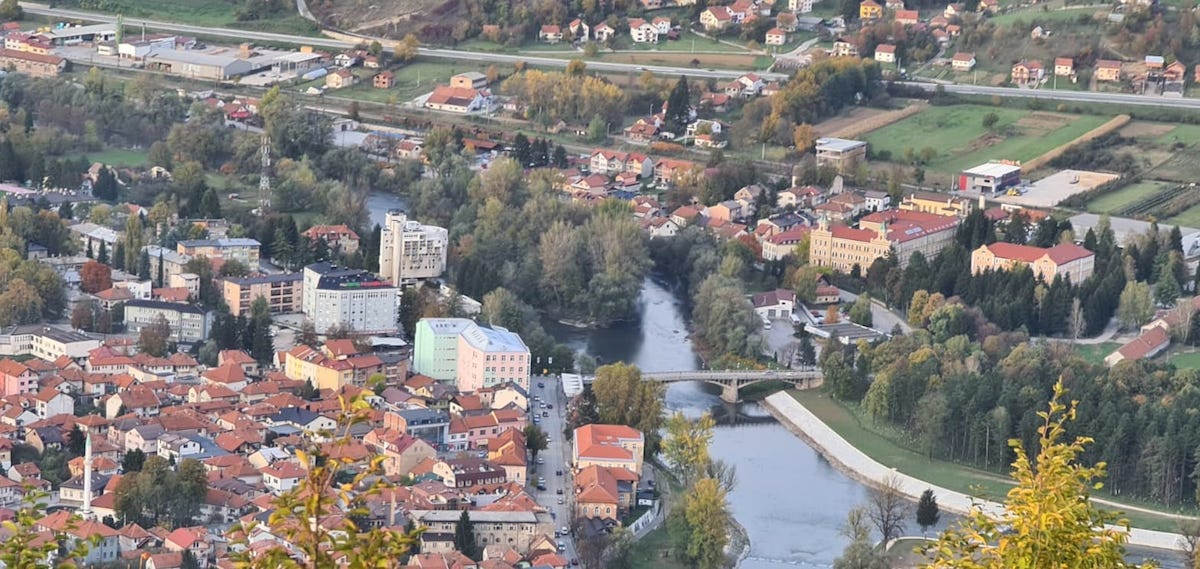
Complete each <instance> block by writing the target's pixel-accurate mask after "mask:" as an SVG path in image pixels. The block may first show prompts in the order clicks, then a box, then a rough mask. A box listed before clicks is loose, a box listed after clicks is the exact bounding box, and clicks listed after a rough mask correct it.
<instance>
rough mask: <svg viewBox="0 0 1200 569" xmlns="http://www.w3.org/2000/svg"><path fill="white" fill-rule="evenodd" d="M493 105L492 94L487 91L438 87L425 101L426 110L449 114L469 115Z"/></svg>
mask: <svg viewBox="0 0 1200 569" xmlns="http://www.w3.org/2000/svg"><path fill="white" fill-rule="evenodd" d="M490 104H491V93H490V92H488V91H486V90H477V89H468V88H465V87H449V86H446V85H438V86H437V87H434V88H433V93H431V94H430V95H429V97H428V98H427V99H425V108H428V109H434V110H438V111H445V112H449V113H469V112H473V111H478V110H482V109H484V108H486V107H487V106H488V105H490Z"/></svg>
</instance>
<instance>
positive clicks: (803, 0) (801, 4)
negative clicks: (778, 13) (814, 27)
mask: <svg viewBox="0 0 1200 569" xmlns="http://www.w3.org/2000/svg"><path fill="white" fill-rule="evenodd" d="M813 1H814V0H788V9H789V10H791V11H792V13H793V14H807V13H809V12H812V11H813Z"/></svg>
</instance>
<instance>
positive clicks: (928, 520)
mask: <svg viewBox="0 0 1200 569" xmlns="http://www.w3.org/2000/svg"><path fill="white" fill-rule="evenodd" d="M941 517H942V513H941V511H940V510H939V509H938V503H937V498H936V497H934V495H933V489H932V488H926V489H925V491H924V492H921V499H920V500H918V501H917V525H919V526H921V533H925V531H926V530H928V529H929V528H930V527H931V526H934V525H937V523H938V520H939V519H940V518H941Z"/></svg>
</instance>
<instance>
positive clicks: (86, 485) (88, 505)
mask: <svg viewBox="0 0 1200 569" xmlns="http://www.w3.org/2000/svg"><path fill="white" fill-rule="evenodd" d="M83 436H84V437H85V438H84V445H83V508H82V509H81V510H79V515H80V516H81V517H83V519H85V520H90V519H92V433H91V432H88V433H85V434H84V435H83Z"/></svg>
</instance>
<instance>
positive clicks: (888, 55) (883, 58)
mask: <svg viewBox="0 0 1200 569" xmlns="http://www.w3.org/2000/svg"><path fill="white" fill-rule="evenodd" d="M875 61H878V62H880V63H896V46H895V45H893V44H890V43H881V44H878V45H876V46H875Z"/></svg>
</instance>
